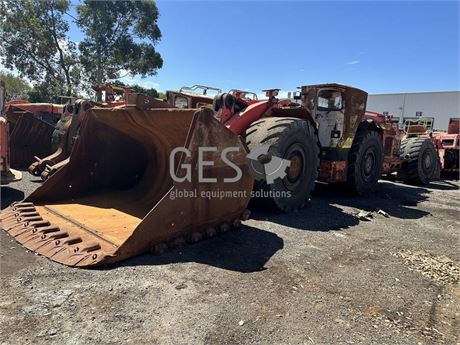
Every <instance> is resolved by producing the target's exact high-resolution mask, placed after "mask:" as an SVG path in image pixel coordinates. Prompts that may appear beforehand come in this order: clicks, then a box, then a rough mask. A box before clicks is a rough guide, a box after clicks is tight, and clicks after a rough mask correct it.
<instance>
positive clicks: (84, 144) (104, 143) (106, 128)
mask: <svg viewBox="0 0 460 345" xmlns="http://www.w3.org/2000/svg"><path fill="white" fill-rule="evenodd" d="M301 90H302V92H301V96H300V98H301V103H302V105H301V106H300V105H298V104H293V103H292V102H291V101H290V100H280V99H278V98H277V97H276V96H277V95H278V92H279V90H277V89H270V90H266V96H267V99H266V100H257V101H256V102H252V103H251V102H249V101H248V100H245V99H242V98H239V97H240V96H241V95H238V94H234V93H225V94H219V95H217V96H216V97H215V98H214V99H213V108H214V109H215V112H214V111H212V110H211V109H208V108H207V107H203V108H201V109H200V110H197V109H178V108H170V109H158V108H157V109H152V108H151V109H145V108H142V107H141V105H142V104H144V102H139V101H137V102H135V103H134V102H133V103H132V105H131V104H128V105H127V106H125V107H121V108H109V109H103V108H99V107H93V108H91V109H89V111H88V112H87V113H86V115H85V116H84V119H83V121H82V124H81V126H80V130H79V133H78V135H77V137H76V138H75V142H74V145H73V148H72V151H71V154H70V159H69V161H68V163H67V164H66V165H64V166H63V167H62V168H61V169H59V170H58V171H57V172H56V173H55V174H54V175H53V176H52V178H50V179H48V180H47V181H45V183H44V184H43V185H42V186H41V187H39V188H38V189H37V190H36V191H35V192H33V193H32V194H31V195H30V196H29V197H28V198H27V199H26V200H24V201H23V202H21V203H16V204H13V205H12V206H11V207H10V208H8V209H7V210H6V211H4V212H3V213H2V215H1V219H2V220H1V221H2V228H4V229H5V230H6V231H7V232H9V233H10V234H11V235H12V236H14V237H15V238H16V240H17V241H18V242H20V243H22V244H23V245H24V246H25V247H27V248H28V249H30V250H32V251H36V252H37V253H39V254H42V255H45V256H47V257H49V258H51V259H52V260H55V261H58V262H61V263H64V264H67V265H73V266H92V265H100V264H106V263H112V262H116V261H119V260H122V259H125V258H128V257H132V256H135V255H138V254H140V253H143V252H146V251H148V250H152V251H153V252H155V253H157V254H160V253H162V252H164V251H165V250H166V249H168V248H170V247H174V246H177V245H181V244H183V243H184V242H185V241H187V240H188V241H196V240H199V239H201V238H203V237H206V236H213V235H215V234H216V232H219V231H227V230H229V229H230V228H231V227H233V226H238V225H239V224H240V222H241V219H247V217H248V212H247V211H246V207H247V205H248V202H249V199H250V196H251V193H250V192H251V190H252V189H253V187H254V178H253V176H252V175H255V176H256V179H257V183H256V184H255V187H256V188H258V189H261V190H263V191H264V192H265V193H263V194H264V197H265V199H266V201H268V202H269V203H271V204H272V205H273V206H274V207H275V208H277V209H279V210H282V211H286V212H288V211H292V210H295V209H298V208H300V207H302V206H303V205H304V204H305V202H306V201H307V200H308V198H309V196H310V192H311V191H312V189H313V188H314V183H315V180H316V179H317V178H318V179H319V180H321V181H326V182H344V183H346V184H347V185H348V186H349V187H351V188H352V189H354V190H355V191H357V192H358V193H368V192H370V191H372V190H373V189H374V188H375V187H376V185H377V181H378V179H379V178H380V175H381V173H382V170H383V169H384V166H385V167H388V168H387V170H388V171H390V170H392V169H393V170H395V169H399V168H400V167H402V166H403V164H404V162H405V161H406V160H407V161H410V162H412V161H413V159H414V157H412V156H410V155H409V156H407V158H406V157H403V158H401V157H400V156H399V155H398V153H399V151H398V150H399V149H398V148H397V142H398V138H397V136H396V135H395V132H394V130H395V129H394V128H393V127H392V126H391V122H390V123H389V122H387V121H386V120H385V118H381V117H378V116H377V117H372V116H370V115H369V116H366V114H365V109H366V99H367V94H366V93H365V92H364V91H362V90H359V89H356V88H352V87H348V86H344V85H339V84H321V85H311V86H304V87H302V89H301ZM389 143H391V147H390V146H386V145H387V144H389ZM178 147H184V148H186V149H187V150H186V151H185V152H183V154H180V155H179V154H176V155H174V154H172V153H174V152H175V150H176V149H177V148H178ZM202 147H211V148H213V149H212V150H209V151H206V152H205V154H203V152H202V151H200V148H202ZM229 147H232V148H236V149H237V150H236V151H234V150H233V151H231V154H228V155H227V156H225V154H224V153H226V150H227V149H228V148H229ZM247 148H249V151H250V155H251V156H252V159H251V160H250V161H251V162H248V157H247ZM200 152H201V153H200ZM171 154H172V155H171ZM224 156H225V157H226V158H225V157H224ZM419 156H420V155H419ZM171 157H172V158H171ZM203 159H204V160H205V161H206V163H207V164H200V162H202V161H203ZM210 162H212V164H210ZM228 162H230V163H231V164H228ZM385 164H386V165H385ZM232 165H233V167H238V168H239V169H240V170H241V172H242V175H241V178H235V169H233V168H232ZM176 167H177V168H176ZM250 167H251V168H250ZM254 167H255V168H261V169H262V171H259V170H257V173H254V170H253V169H254ZM267 167H270V168H271V169H269V170H270V171H271V172H270V171H269V170H268V169H267V170H264V169H266V168H267ZM273 168H274V169H273ZM273 171H275V172H277V174H276V175H277V177H276V178H275V176H273V175H272V172H273ZM251 172H252V174H251ZM264 172H265V178H261V176H260V175H264V174H263V173H264ZM173 173H174V174H175V175H176V177H177V178H175V179H173V176H172V175H173ZM259 173H260V175H259ZM283 176H284V177H283ZM200 177H206V178H215V179H216V180H215V181H213V182H212V183H206V182H203V181H201V182H200V179H199V178H200ZM224 179H227V181H224ZM178 192H179V194H177V193H178ZM180 192H182V194H183V195H188V197H187V196H185V197H181V195H180ZM202 193H204V195H203V194H202ZM213 193H217V194H218V197H212V196H211V195H212V194H213ZM208 195H209V196H208Z"/></svg>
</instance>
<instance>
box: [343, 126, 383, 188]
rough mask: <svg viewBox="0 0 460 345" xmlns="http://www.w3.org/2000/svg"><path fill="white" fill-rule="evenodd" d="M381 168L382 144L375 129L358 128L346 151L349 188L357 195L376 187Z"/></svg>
mask: <svg viewBox="0 0 460 345" xmlns="http://www.w3.org/2000/svg"><path fill="white" fill-rule="evenodd" d="M382 170H383V145H382V139H381V138H380V135H379V133H377V132H376V131H369V130H360V131H358V132H357V133H356V136H355V139H354V140H353V145H352V146H351V148H350V152H349V153H348V176H347V184H348V186H349V188H350V189H351V190H352V191H353V192H355V193H357V194H358V195H366V194H369V193H372V192H373V191H375V190H376V189H377V185H378V181H379V179H380V177H381V176H382Z"/></svg>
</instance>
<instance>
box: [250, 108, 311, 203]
mask: <svg viewBox="0 0 460 345" xmlns="http://www.w3.org/2000/svg"><path fill="white" fill-rule="evenodd" d="M244 137H245V141H246V144H247V146H248V148H249V150H250V151H251V152H255V150H257V149H260V148H261V147H268V154H267V155H263V156H264V157H263V156H260V157H259V161H260V162H261V163H262V164H266V163H269V162H270V161H271V160H272V157H279V158H282V159H286V160H289V161H290V162H291V166H290V167H288V168H287V169H286V170H285V172H286V175H285V176H284V177H282V178H276V179H275V180H274V181H273V183H271V184H270V183H268V182H267V181H266V180H265V179H259V180H256V181H255V186H254V189H255V195H256V196H258V195H257V193H258V192H259V195H260V194H261V195H262V200H263V201H265V202H268V204H269V205H270V206H274V207H275V208H277V209H278V210H280V211H283V212H291V211H294V210H297V209H300V208H302V207H304V206H305V204H306V202H307V201H308V199H309V198H310V193H311V192H312V190H313V188H314V186H315V180H316V178H317V177H318V171H319V162H320V144H319V140H318V135H317V132H316V130H315V128H314V126H313V125H312V124H310V123H309V122H308V121H305V120H301V119H298V118H290V117H284V118H281V117H270V118H265V119H262V120H258V121H256V122H254V123H253V124H252V125H251V126H250V127H249V128H248V129H247V130H246V133H245V136H244ZM267 194H269V195H268V197H267ZM257 199H259V198H257ZM256 201H258V200H256Z"/></svg>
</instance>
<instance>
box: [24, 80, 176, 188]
mask: <svg viewBox="0 0 460 345" xmlns="http://www.w3.org/2000/svg"><path fill="white" fill-rule="evenodd" d="M93 89H94V90H95V91H96V92H97V93H99V92H101V95H99V96H98V98H100V97H102V93H103V95H104V97H103V98H102V99H103V101H104V102H103V103H98V102H95V101H90V100H85V99H77V100H74V101H73V102H69V103H67V104H66V105H65V107H64V112H63V114H62V116H61V119H60V120H59V122H58V123H57V124H56V126H55V129H54V131H53V134H52V142H53V147H54V148H55V151H54V152H53V153H52V154H50V155H48V156H45V157H43V158H39V157H34V158H35V162H34V163H32V164H31V165H30V166H29V168H28V170H29V172H30V173H31V174H32V175H34V176H41V178H42V180H43V181H45V180H46V179H48V178H49V177H50V176H51V175H52V174H54V173H55V172H56V171H57V170H58V169H60V168H61V167H62V166H64V165H65V164H67V163H68V161H69V156H70V152H71V150H72V147H73V144H74V142H75V139H76V138H77V136H78V131H79V129H80V126H81V124H82V122H83V119H84V117H85V115H86V113H87V112H88V111H89V109H91V108H92V107H99V108H116V109H118V108H123V107H126V106H127V105H131V106H138V107H139V108H141V109H147V108H169V107H171V106H170V105H169V104H168V103H166V102H164V101H161V100H158V99H155V98H152V97H148V96H144V95H141V94H138V93H133V92H131V89H130V88H129V87H124V88H120V87H114V86H111V85H110V84H108V83H105V84H101V85H98V86H93ZM115 95H118V96H119V98H118V99H115ZM120 97H121V98H120Z"/></svg>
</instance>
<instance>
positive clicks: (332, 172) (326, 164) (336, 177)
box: [318, 161, 348, 183]
mask: <svg viewBox="0 0 460 345" xmlns="http://www.w3.org/2000/svg"><path fill="white" fill-rule="evenodd" d="M347 169H348V163H347V161H322V162H321V164H320V170H319V176H318V180H320V181H321V182H328V183H336V182H345V181H346V180H347Z"/></svg>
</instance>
